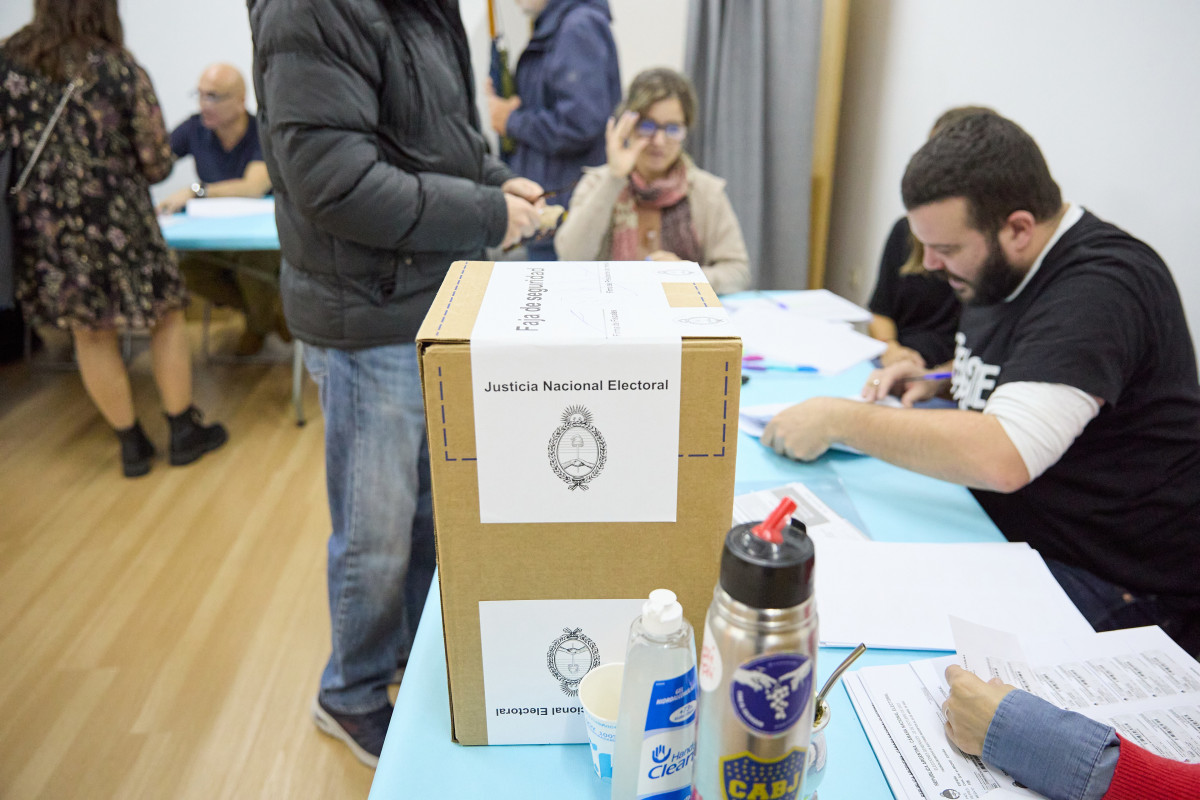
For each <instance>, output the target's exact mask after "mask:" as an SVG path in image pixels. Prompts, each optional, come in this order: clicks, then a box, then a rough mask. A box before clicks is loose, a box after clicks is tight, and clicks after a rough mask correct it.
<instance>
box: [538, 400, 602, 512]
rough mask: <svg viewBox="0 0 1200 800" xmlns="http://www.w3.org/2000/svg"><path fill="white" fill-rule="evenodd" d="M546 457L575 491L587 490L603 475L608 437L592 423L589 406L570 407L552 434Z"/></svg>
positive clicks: (558, 474)
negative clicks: (592, 481) (588, 485)
mask: <svg viewBox="0 0 1200 800" xmlns="http://www.w3.org/2000/svg"><path fill="white" fill-rule="evenodd" d="M546 454H547V455H548V456H549V457H550V468H551V469H553V470H554V474H555V475H557V476H558V477H559V478H560V479H561V480H562V481H564V482H565V483H566V484H567V487H568V488H569V489H570V490H571V491H574V490H575V489H583V490H584V491H587V488H588V487H587V484H588V482H589V481H591V480H592V479H594V478H595V477H596V476H597V475H599V474H600V470H602V469H604V462H605V460H606V459H607V457H608V450H607V448H606V446H605V444H604V437H603V436H602V435H601V434H600V431H598V430H597V429H596V426H595V425H593V424H592V412H591V411H589V410H588V409H587V408H586V407H585V406H567V408H566V410H564V411H563V413H562V424H561V425H559V426H558V427H557V428H556V429H555V430H554V433H552V434H551V435H550V443H549V444H548V445H547V446H546Z"/></svg>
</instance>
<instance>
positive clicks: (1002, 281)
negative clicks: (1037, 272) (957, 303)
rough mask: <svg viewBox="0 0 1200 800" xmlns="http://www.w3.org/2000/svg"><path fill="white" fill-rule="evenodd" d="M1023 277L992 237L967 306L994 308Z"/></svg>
mask: <svg viewBox="0 0 1200 800" xmlns="http://www.w3.org/2000/svg"><path fill="white" fill-rule="evenodd" d="M1024 277H1025V274H1024V273H1023V272H1020V271H1018V270H1017V269H1015V268H1013V266H1012V265H1011V264H1009V263H1008V259H1007V258H1005V257H1004V251H1003V250H1001V249H1000V242H999V241H998V240H997V239H996V238H995V237H993V238H992V241H991V243H990V244H989V245H988V256H987V260H986V261H984V262H983V266H981V267H980V269H979V278H978V280H976V281H974V282H973V283H972V284H971V289H972V290H973V294H972V296H971V299H969V300H967V301H966V303H967V305H972V306H994V305H996V304H997V303H999V302H1002V301H1003V300H1004V298H1006V297H1008V296H1009V295H1010V294H1012V293H1013V290H1014V289H1016V288H1017V286H1018V285H1019V284H1020V283H1021V280H1022V279H1023V278H1024Z"/></svg>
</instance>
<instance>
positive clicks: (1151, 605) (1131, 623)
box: [1046, 558, 1200, 656]
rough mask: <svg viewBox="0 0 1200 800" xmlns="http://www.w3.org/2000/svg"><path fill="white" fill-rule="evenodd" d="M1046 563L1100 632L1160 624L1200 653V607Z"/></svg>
mask: <svg viewBox="0 0 1200 800" xmlns="http://www.w3.org/2000/svg"><path fill="white" fill-rule="evenodd" d="M1046 566H1047V567H1049V568H1050V574H1051V575H1053V576H1054V579H1055V580H1056V581H1058V585H1059V586H1061V587H1062V589H1063V591H1064V592H1066V593H1067V597H1069V598H1071V602H1072V603H1074V604H1075V607H1076V608H1078V609H1079V613H1081V614H1083V616H1084V618H1085V619H1087V621H1088V622H1090V623H1091V625H1092V627H1093V628H1095V629H1096V630H1098V631H1113V630H1119V629H1121V628H1139V627H1142V626H1144V625H1158V626H1159V627H1160V628H1162V629H1163V630H1164V631H1166V633H1167V635H1168V636H1170V637H1171V638H1172V639H1174V640H1175V641H1176V642H1178V643H1179V645H1180V646H1181V647H1182V648H1183V649H1184V650H1186V651H1187V652H1188V653H1189V654H1190V655H1193V656H1200V609H1193V608H1187V607H1185V606H1182V605H1180V604H1179V603H1176V602H1172V600H1171V599H1169V598H1164V597H1160V596H1157V595H1152V594H1141V595H1135V594H1133V593H1132V592H1130V591H1129V590H1128V589H1125V588H1123V587H1121V586H1118V585H1116V584H1115V583H1109V582H1108V581H1106V580H1104V579H1103V578H1100V577H1097V576H1096V575H1094V574H1092V573H1091V572H1089V571H1088V570H1086V569H1083V568H1082V567H1076V566H1071V565H1069V564H1064V563H1062V562H1061V561H1055V560H1054V559H1051V558H1047V559H1046Z"/></svg>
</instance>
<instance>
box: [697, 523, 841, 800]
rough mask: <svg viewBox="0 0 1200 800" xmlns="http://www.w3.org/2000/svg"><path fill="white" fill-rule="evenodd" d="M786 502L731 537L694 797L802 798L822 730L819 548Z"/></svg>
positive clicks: (709, 622) (707, 677)
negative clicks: (816, 705) (815, 734)
mask: <svg viewBox="0 0 1200 800" xmlns="http://www.w3.org/2000/svg"><path fill="white" fill-rule="evenodd" d="M794 509H795V504H794V503H792V502H791V501H790V500H786V499H785V500H784V502H782V503H780V506H779V507H778V508H776V509H775V511H774V512H773V513H772V514H771V516H770V517H768V519H767V520H766V521H764V522H762V523H759V524H758V525H751V524H746V525H738V526H736V527H734V528H733V530H731V531H729V533H728V534H727V535H726V537H725V548H724V551H723V553H722V555H721V577H720V582H719V584H718V585H717V587H716V590H715V591H714V592H713V601H712V605H711V606H710V607H709V609H708V616H707V618H706V620H705V622H704V643H703V646H702V648H701V652H700V665H699V680H700V708H699V718H698V730H697V739H696V761H695V775H694V777H693V787H694V793H693V795H692V797H693V800H799V798H800V797H801V791H802V788H803V784H804V768H805V763H806V760H807V755H808V753H807V751H808V747H809V739H810V737H811V736H812V729H813V688H814V687H813V681H814V680H815V679H816V666H817V665H816V658H817V612H816V604H815V601H814V599H813V566H814V557H813V544H812V540H810V539H809V538H808V534H807V533H806V532H805V530H804V526H803V524H802V523H799V522H796V521H790V522H789V518H790V515H791V513H792V511H793V510H794Z"/></svg>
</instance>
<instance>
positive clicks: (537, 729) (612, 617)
mask: <svg viewBox="0 0 1200 800" xmlns="http://www.w3.org/2000/svg"><path fill="white" fill-rule="evenodd" d="M644 602H645V600H643V599H640V598H638V599H630V600H485V601H483V602H481V603H480V604H479V633H480V639H481V644H482V647H483V694H484V704H485V705H486V707H487V731H488V744H572V743H576V742H587V740H588V739H587V730H586V729H585V728H584V723H583V706H581V705H580V703H579V682H580V681H581V680H583V676H584V675H586V674H587V673H588V671H589V670H592V669H595V668H596V667H598V666H600V665H601V664H608V663H610V662H614V661H624V660H625V641H626V638H627V637H628V635H629V625H630V623H631V622H633V619H634V617H636V616H637V615H638V614H640V613H642V604H643V603H644Z"/></svg>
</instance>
